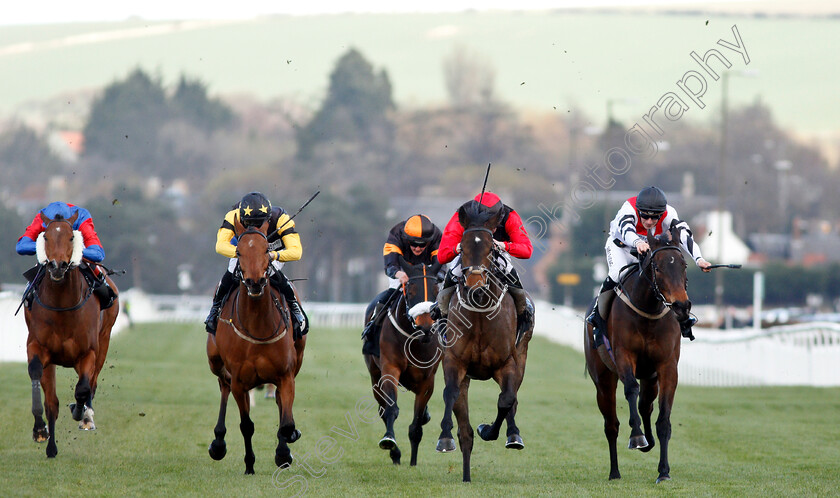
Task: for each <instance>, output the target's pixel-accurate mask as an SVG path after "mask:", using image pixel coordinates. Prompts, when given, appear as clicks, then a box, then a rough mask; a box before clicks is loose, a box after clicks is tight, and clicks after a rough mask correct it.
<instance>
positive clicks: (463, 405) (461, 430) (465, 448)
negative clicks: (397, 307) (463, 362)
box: [453, 376, 475, 482]
mask: <svg viewBox="0 0 840 498" xmlns="http://www.w3.org/2000/svg"><path fill="white" fill-rule="evenodd" d="M469 389H470V378H469V377H467V376H464V378H463V379H462V380H461V386H460V389H459V392H460V394H459V396H458V399H457V400H455V406H453V410H454V412H455V418H456V419H458V443H459V444H460V445H461V460H462V463H463V465H462V471H463V472H462V475H463V481H464V482H470V456H471V455H472V449H473V440H474V439H475V433H474V432H473V428H472V426H471V425H470V407H469V402H468V399H467V398H468V395H469Z"/></svg>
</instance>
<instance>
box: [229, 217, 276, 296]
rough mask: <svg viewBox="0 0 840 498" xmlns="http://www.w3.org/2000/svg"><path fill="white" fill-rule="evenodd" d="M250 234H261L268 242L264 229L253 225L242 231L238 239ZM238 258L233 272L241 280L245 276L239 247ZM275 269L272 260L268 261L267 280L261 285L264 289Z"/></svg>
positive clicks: (268, 250)
mask: <svg viewBox="0 0 840 498" xmlns="http://www.w3.org/2000/svg"><path fill="white" fill-rule="evenodd" d="M248 234H259V235H261V236H262V238H264V239H265V240H266V242H268V236H267V235H266V234H264V233H263V232H262V231H260V230H259V229H258V228H255V227H253V226H250V227H248V228H246V229H245V231H244V232H242V233H241V234H240V235H238V236H237V239H238V240H242V236H243V235H248ZM270 251H271V248H270V247H269V248H268V249H266V252H270ZM236 259H237V262H236V268H234V270H233V273H234V276H236V278H237V279H238V280H239V281H240V282H241V281H242V280H243V278H242V268H240V266H239V261H238V260H239V249H237V250H236ZM274 271H275V270H274V265H272V264H271V261H269V262H268V268H266V269H265V277H266V282H265V283H264V284H263V285H261V286H260V287H261V288H262V289H265V286H266V285H268V280H269V279H270V278H271V276H272V275H273V274H274Z"/></svg>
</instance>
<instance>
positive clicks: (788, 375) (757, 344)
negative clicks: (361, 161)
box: [0, 289, 840, 386]
mask: <svg viewBox="0 0 840 498" xmlns="http://www.w3.org/2000/svg"><path fill="white" fill-rule="evenodd" d="M120 298H121V302H122V306H123V309H122V312H121V313H120V318H119V319H118V321H117V324H116V326H115V327H114V332H113V333H114V334H116V333H119V332H120V331H121V330H123V329H124V328H125V326H126V325H128V317H129V315H130V318H131V320H132V321H133V322H135V323H144V322H183V323H189V322H192V323H195V324H196V327H197V328H198V327H201V326H202V325H201V322H203V321H204V318H205V317H206V315H207V311H208V309H209V308H210V297H209V296H180V295H148V294H145V293H143V292H142V291H138V290H135V289H129V290H127V291H123V292H122V293H121V296H120ZM19 303H20V293H19V292H6V293H0V317H2V319H0V320H2V323H3V327H2V329H0V361H26V345H25V343H26V324H25V322H24V319H23V312H22V311H21V312H20V313H18V315H17V316H14V311H15V309H16V308H17V306H18V304H19ZM303 304H304V309H305V310H306V313H307V315H308V316H309V319H310V322H311V324H312V326H313V327H317V328H355V329H358V330H359V331H361V329H362V327H363V325H364V323H363V322H364V312H365V307H366V304H365V303H358V304H356V303H323V302H309V301H307V302H304V303H303ZM536 308H537V310H536V314H537V318H536V327H535V329H534V333H535V334H537V335H539V336H543V337H546V338H548V339H549V340H551V341H554V342H557V343H560V344H564V345H566V346H569V347H571V348H573V349H575V350H577V351H583V317H582V316H581V313H580V312H579V311H575V310H573V309H571V308H566V307H564V306H560V305H554V304H551V303H548V302H541V301H538V302H537V303H536ZM694 335H695V336H696V337H697V340H696V341H693V342H689V341H688V340H685V339H684V340H683V342H682V346H681V354H680V365H679V373H680V383H683V384H692V385H703V386H747V385H809V386H840V324H837V323H816V322H815V323H807V324H798V325H788V326H781V327H773V328H769V329H764V330H762V331H759V332H756V331H754V330H752V329H746V330H730V331H722V330H712V329H706V328H701V327H695V329H694ZM581 361H582V360H581Z"/></svg>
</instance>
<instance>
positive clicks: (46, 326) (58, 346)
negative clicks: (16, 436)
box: [24, 213, 119, 458]
mask: <svg viewBox="0 0 840 498" xmlns="http://www.w3.org/2000/svg"><path fill="white" fill-rule="evenodd" d="M78 216H79V214H78V213H76V214H74V215H73V216H71V217H70V218H64V217H62V216H61V215H56V217H55V219H50V218H48V217H47V216H45V215H44V214H43V213H42V214H41V221H43V223H44V225H45V226H46V230H44V232H43V233H42V234H41V235H39V236H38V240H37V242H36V244H37V246H38V250H37V253H36V254H37V257H38V262H39V263H40V264H42V265H44V266H43V271H45V272H46V274H45V275H44V277H43V278H38V277H36V279H35V280H34V281H33V282H32V284H31V285H33V286H36V287H35V289H34V290H33V291H32V292H33V293H34V298H33V303H32V307H31V309H30V308H29V307H27V308H26V309H25V311H24V317H25V319H26V326H27V327H28V328H29V335H28V337H27V338H26V355H27V360H28V367H29V378H30V379H31V380H32V415H33V416H34V417H35V426H34V427H33V429H32V438H33V439H34V440H35V441H36V442H43V441H46V440H49V442H48V443H47V457H49V458H53V457H55V456H56V454H57V453H58V448H57V447H56V443H55V420H56V418H57V417H58V396H56V393H55V382H56V381H55V367H56V365H59V366H62V367H68V368H69V367H72V368H73V369H74V370H76V372H77V373H78V375H79V381H78V382H77V383H76V390H75V398H76V403H74V404H71V405H70V410H71V413H72V416H73V420H77V421H79V429H83V430H93V429H96V425H95V424H94V421H93V397H94V395H95V394H96V386H97V379H98V378H99V372H100V371H101V370H102V365H103V364H104V363H105V356H106V355H107V354H108V345H109V344H110V341H111V328H112V327H113V326H114V322H115V321H116V320H117V315H118V314H119V303H118V301H117V298H115V300H114V305H113V306H111V307H109V308H107V309H105V310H100V303H99V300H98V299H97V298H96V297H93V299H91V296H92V295H93V287H92V284H91V283H89V282H88V281H87V279H86V278H85V276H84V275H82V271H81V270H80V269H79V265H81V264H84V263H82V250H83V249H84V241H83V239H82V234H81V233H80V232H78V231H74V230H73V224H74V223H75V222H76V219H77V218H78ZM105 278H107V279H108V283H109V285H110V286H111V288H112V289H113V290H114V293H115V294H116V293H117V292H118V291H117V287H116V285H114V282H113V281H112V280H111V279H110V277H107V276H106V277H105ZM42 387H43V389H44V396H45V400H44V405H42V404H41V388H42ZM44 406H46V415H47V424H46V425H45V424H44V418H43V415H44Z"/></svg>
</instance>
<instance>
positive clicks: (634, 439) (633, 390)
mask: <svg viewBox="0 0 840 498" xmlns="http://www.w3.org/2000/svg"><path fill="white" fill-rule="evenodd" d="M616 363H618V362H616ZM621 382H622V384H624V397H625V398H626V399H627V404H628V405H630V406H629V407H630V443H629V444H628V445H627V447H628V448H629V449H631V450H636V449H639V448H644V447H646V446H647V445H648V442H647V438H645V434H644V432H642V418H641V417H640V416H639V382H638V381H636V377H635V375H634V374H633V367H632V366H629V365H626V364H625V366H624V369H623V371H622V373H621Z"/></svg>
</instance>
